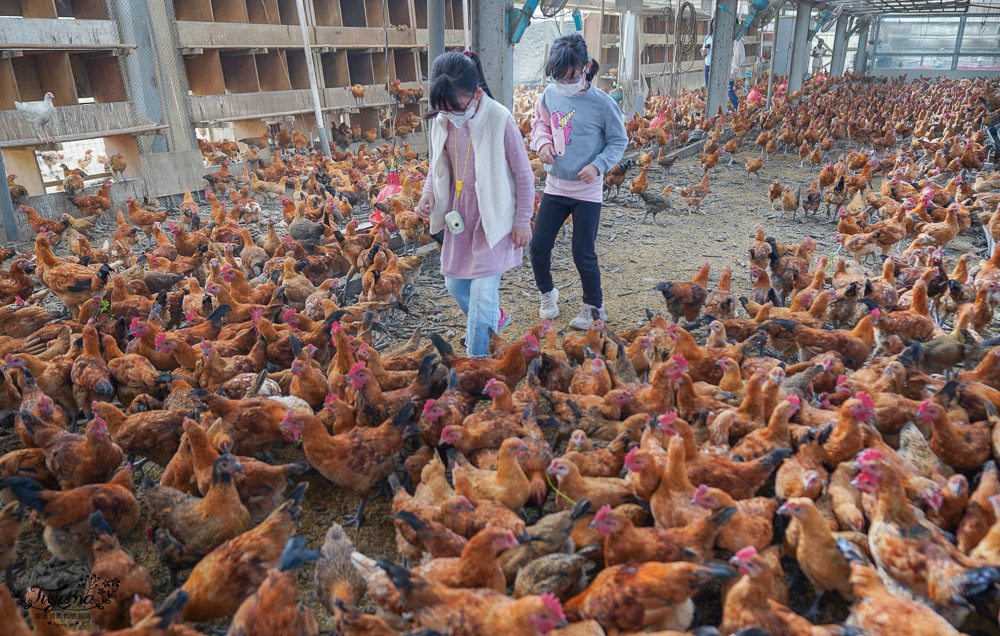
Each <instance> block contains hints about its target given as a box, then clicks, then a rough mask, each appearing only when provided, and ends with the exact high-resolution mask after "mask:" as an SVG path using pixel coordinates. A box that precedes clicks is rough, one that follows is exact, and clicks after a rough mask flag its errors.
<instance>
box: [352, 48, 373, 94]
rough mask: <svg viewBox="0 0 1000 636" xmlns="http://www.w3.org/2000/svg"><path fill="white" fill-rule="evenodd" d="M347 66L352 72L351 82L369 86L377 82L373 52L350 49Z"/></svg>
mask: <svg viewBox="0 0 1000 636" xmlns="http://www.w3.org/2000/svg"><path fill="white" fill-rule="evenodd" d="M347 68H348V71H349V73H350V79H351V84H361V85H363V86H369V85H371V84H373V83H375V76H374V75H373V73H372V56H371V54H369V53H365V52H361V51H358V52H354V51H348V52H347Z"/></svg>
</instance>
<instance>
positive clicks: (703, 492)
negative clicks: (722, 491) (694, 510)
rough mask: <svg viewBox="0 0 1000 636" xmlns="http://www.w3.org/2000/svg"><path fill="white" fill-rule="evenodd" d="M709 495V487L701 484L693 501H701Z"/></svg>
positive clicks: (695, 492)
mask: <svg viewBox="0 0 1000 636" xmlns="http://www.w3.org/2000/svg"><path fill="white" fill-rule="evenodd" d="M707 494H708V486H707V485H705V484H699V485H698V487H697V488H696V489H695V491H694V497H693V499H701V498H702V497H704V496H705V495H707Z"/></svg>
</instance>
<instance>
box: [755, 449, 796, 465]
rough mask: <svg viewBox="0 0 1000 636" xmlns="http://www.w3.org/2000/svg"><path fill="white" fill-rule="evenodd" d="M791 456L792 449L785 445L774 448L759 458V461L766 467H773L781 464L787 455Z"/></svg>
mask: <svg viewBox="0 0 1000 636" xmlns="http://www.w3.org/2000/svg"><path fill="white" fill-rule="evenodd" d="M791 456H792V449H790V448H787V447H784V446H783V447H781V448H776V449H774V450H773V451H771V452H770V453H768V454H767V455H764V456H763V457H761V458H760V463H761V464H763V465H764V466H767V467H768V468H771V469H774V468H777V467H778V466H780V465H781V462H783V461H785V459H787V458H788V457H791Z"/></svg>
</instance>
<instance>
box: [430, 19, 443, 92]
mask: <svg viewBox="0 0 1000 636" xmlns="http://www.w3.org/2000/svg"><path fill="white" fill-rule="evenodd" d="M442 53H444V0H428V2H427V77H428V78H429V77H430V75H431V69H432V68H433V67H434V60H435V59H436V58H437V56H439V55H441V54H442Z"/></svg>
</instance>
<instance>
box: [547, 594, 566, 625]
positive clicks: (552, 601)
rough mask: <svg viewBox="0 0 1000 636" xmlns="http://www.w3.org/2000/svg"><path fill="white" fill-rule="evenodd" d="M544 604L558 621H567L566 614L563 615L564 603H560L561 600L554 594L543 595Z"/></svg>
mask: <svg viewBox="0 0 1000 636" xmlns="http://www.w3.org/2000/svg"><path fill="white" fill-rule="evenodd" d="M542 603H544V604H545V607H546V608H548V610H549V611H550V612H552V615H553V616H554V617H555V618H556V620H558V621H560V622H561V621H564V620H566V614H565V613H563V608H562V603H560V602H559V598H558V597H557V596H556V595H555V594H553V593H552V592H545V593H544V594H542Z"/></svg>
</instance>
